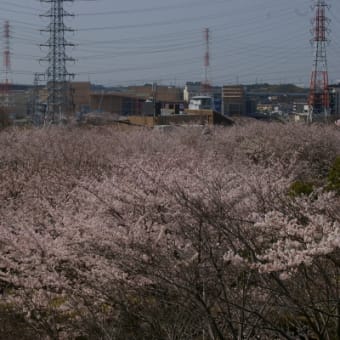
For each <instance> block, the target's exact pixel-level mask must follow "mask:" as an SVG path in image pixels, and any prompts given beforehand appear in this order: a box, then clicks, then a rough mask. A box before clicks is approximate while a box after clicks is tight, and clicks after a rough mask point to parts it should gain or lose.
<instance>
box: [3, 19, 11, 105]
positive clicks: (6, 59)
mask: <svg viewBox="0 0 340 340" xmlns="http://www.w3.org/2000/svg"><path fill="white" fill-rule="evenodd" d="M10 37H11V27H10V24H9V21H8V20H6V21H5V23H4V29H3V39H4V52H3V65H4V79H3V84H2V88H1V106H2V107H3V108H4V109H5V110H7V111H8V110H9V108H10V106H11V104H12V103H11V98H10V90H11V83H10V79H9V78H10V75H11V51H10Z"/></svg>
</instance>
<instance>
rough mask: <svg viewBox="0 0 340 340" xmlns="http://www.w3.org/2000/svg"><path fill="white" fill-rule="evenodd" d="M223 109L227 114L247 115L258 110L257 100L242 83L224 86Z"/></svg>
mask: <svg viewBox="0 0 340 340" xmlns="http://www.w3.org/2000/svg"><path fill="white" fill-rule="evenodd" d="M222 110H223V114H224V115H225V116H247V115H251V114H253V113H255V112H256V102H255V101H254V100H252V99H251V98H250V97H249V96H248V95H247V91H246V88H245V87H244V86H242V85H236V86H229V85H227V86H223V88H222Z"/></svg>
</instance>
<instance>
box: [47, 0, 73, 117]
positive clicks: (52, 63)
mask: <svg viewBox="0 0 340 340" xmlns="http://www.w3.org/2000/svg"><path fill="white" fill-rule="evenodd" d="M40 1H41V2H46V3H49V4H50V6H51V7H50V9H49V10H48V11H47V12H46V13H45V14H43V15H41V16H43V17H48V18H50V24H49V25H48V26H47V28H46V29H44V30H42V31H43V32H48V33H49V39H48V41H47V42H46V43H45V44H41V46H44V47H47V48H48V49H49V52H48V54H47V56H46V57H45V58H43V59H41V60H42V61H46V62H48V68H47V70H46V72H45V78H46V81H47V92H48V96H47V103H46V104H47V106H46V112H45V117H44V123H59V122H61V121H62V120H64V119H65V118H66V115H67V114H68V113H70V110H71V106H72V105H71V104H72V103H71V91H70V81H71V80H72V79H73V78H74V74H72V73H69V72H68V71H67V68H66V63H67V62H68V61H74V59H73V58H70V57H68V56H67V54H66V47H69V46H74V44H71V43H69V42H67V40H66V38H65V33H66V32H73V31H74V30H73V29H71V28H69V27H67V26H66V25H65V24H64V18H65V17H70V16H74V15H73V14H71V13H68V12H67V11H65V10H64V6H63V5H64V2H73V0H40Z"/></svg>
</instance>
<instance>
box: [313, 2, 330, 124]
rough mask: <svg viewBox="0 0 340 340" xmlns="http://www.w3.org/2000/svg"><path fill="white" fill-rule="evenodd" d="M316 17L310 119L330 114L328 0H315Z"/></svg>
mask: <svg viewBox="0 0 340 340" xmlns="http://www.w3.org/2000/svg"><path fill="white" fill-rule="evenodd" d="M313 8H314V9H315V17H314V19H313V29H312V32H313V39H312V42H313V45H314V64H313V71H312V76H311V81H310V94H309V110H310V114H309V119H310V120H313V119H314V118H315V117H316V116H319V117H322V116H324V117H327V116H328V114H329V111H330V110H329V106H330V105H329V90H328V67H327V49H326V47H327V43H328V32H329V30H328V26H329V22H330V20H329V19H328V18H327V16H326V11H327V9H328V4H327V1H326V0H314V6H313Z"/></svg>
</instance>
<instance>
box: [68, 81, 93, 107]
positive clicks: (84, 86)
mask: <svg viewBox="0 0 340 340" xmlns="http://www.w3.org/2000/svg"><path fill="white" fill-rule="evenodd" d="M71 95H72V101H73V107H74V110H75V112H89V111H90V108H91V102H90V97H91V83H90V82H72V83H71Z"/></svg>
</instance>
